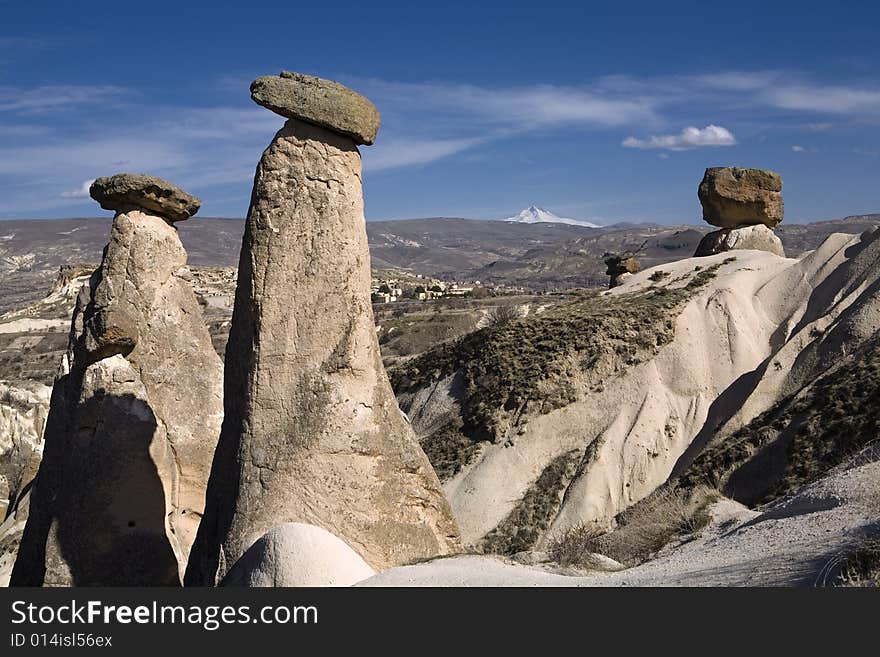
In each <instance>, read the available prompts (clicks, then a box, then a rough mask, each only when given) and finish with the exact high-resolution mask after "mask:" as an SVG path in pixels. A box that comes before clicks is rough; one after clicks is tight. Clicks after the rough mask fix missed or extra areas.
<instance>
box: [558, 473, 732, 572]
mask: <svg viewBox="0 0 880 657" xmlns="http://www.w3.org/2000/svg"><path fill="white" fill-rule="evenodd" d="M717 499H718V492H717V491H715V490H714V489H711V488H708V487H701V488H699V489H696V490H693V491H685V490H682V489H674V488H669V487H663V488H660V489H658V490H657V491H655V492H654V493H652V494H651V495H649V496H648V497H646V498H645V499H644V500H641V501H640V502H638V503H637V504H634V505H633V506H631V507H630V508H629V509H627V510H626V511H624V512H623V513H621V514H620V515H619V516H618V517H617V522H618V527H617V529H615V530H614V531H611V532H608V533H602V532H600V531H599V530H598V529H597V528H596V526H595V525H593V524H589V523H585V524H581V525H575V526H574V527H571V528H570V529H568V530H566V531H565V532H563V533H561V534H559V535H558V536H556V537H554V538H553V539H552V541H551V543H550V556H551V558H552V559H553V560H554V561H557V562H558V563H560V564H561V565H564V566H567V565H572V566H584V565H589V563H590V555H592V554H594V553H598V554H603V555H605V556H607V557H611V558H612V559H614V560H615V561H618V562H620V563H622V564H623V565H625V566H635V565H638V564H640V563H642V562H644V561H647V560H648V559H649V558H650V557H651V556H652V555H653V554H655V553H656V552H657V551H659V550H660V549H661V548H662V547H663V546H665V545H667V544H668V543H670V542H671V541H672V540H674V539H682V538H686V537H687V536H690V535H693V534H695V533H697V532H699V531H700V530H702V529H703V528H704V527H706V525H708V524H709V522H710V520H711V517H710V515H709V512H708V507H709V505H710V504H712V502H714V501H715V500H717Z"/></svg>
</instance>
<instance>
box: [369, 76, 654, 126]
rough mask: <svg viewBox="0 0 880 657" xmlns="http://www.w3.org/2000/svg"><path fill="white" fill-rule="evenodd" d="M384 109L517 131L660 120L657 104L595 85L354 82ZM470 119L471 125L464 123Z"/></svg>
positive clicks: (463, 123) (373, 80) (617, 124)
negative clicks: (559, 126) (493, 85)
mask: <svg viewBox="0 0 880 657" xmlns="http://www.w3.org/2000/svg"><path fill="white" fill-rule="evenodd" d="M353 84H354V85H355V86H356V87H357V88H358V89H361V90H363V91H364V92H365V93H366V94H367V95H368V96H369V97H370V98H373V99H374V100H375V101H376V103H377V105H378V106H379V109H380V110H384V109H385V108H389V109H391V110H392V112H393V113H394V114H400V113H411V112H413V111H418V112H420V113H422V114H442V115H443V116H444V117H445V119H446V120H456V119H457V120H458V125H459V126H461V125H465V126H466V125H472V126H473V125H477V126H480V127H484V128H485V127H495V128H502V129H504V128H506V129H514V130H516V131H521V130H528V129H534V128H544V127H548V126H555V125H584V126H593V127H607V126H620V125H627V124H630V123H634V122H643V121H648V120H655V119H657V118H658V117H657V115H656V113H655V112H654V108H653V101H652V99H650V98H641V97H637V96H634V95H632V94H617V93H613V92H609V91H606V90H603V89H600V88H598V87H596V86H583V87H579V86H558V85H545V84H539V85H524V86H521V87H499V88H493V87H482V86H477V85H470V84H443V83H422V84H413V83H399V82H388V81H384V80H375V79H368V80H355V81H354V82H353ZM463 118H466V119H467V121H466V122H462V121H461V119H463Z"/></svg>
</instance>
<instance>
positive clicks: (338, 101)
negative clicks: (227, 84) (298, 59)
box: [251, 71, 379, 145]
mask: <svg viewBox="0 0 880 657" xmlns="http://www.w3.org/2000/svg"><path fill="white" fill-rule="evenodd" d="M251 98H252V99H253V100H254V102H255V103H257V104H258V105H262V106H263V107H265V108H267V109H270V110H272V111H273V112H275V113H276V114H280V115H281V116H284V117H287V118H288V119H300V120H302V121H307V122H308V123H313V124H315V125H319V126H321V127H322V128H327V129H329V130H333V131H335V132H339V133H341V134H343V135H346V136H348V137H351V138H352V139H353V140H354V141H355V143H357V144H367V145H369V144H372V143H373V142H374V141H375V140H376V133H377V132H379V110H377V109H376V107H375V105H373V103H371V102H370V101H369V100H367V99H366V98H364V97H363V96H361V95H360V94H359V93H357V92H355V91H352V90H351V89H349V88H348V87H344V86H342V85H341V84H339V83H338V82H332V81H331V80H323V79H321V78H316V77H312V76H311V75H303V74H301V73H292V72H290V71H281V74H280V75H266V76H263V77H261V78H257V79H256V80H254V81H253V82H252V83H251Z"/></svg>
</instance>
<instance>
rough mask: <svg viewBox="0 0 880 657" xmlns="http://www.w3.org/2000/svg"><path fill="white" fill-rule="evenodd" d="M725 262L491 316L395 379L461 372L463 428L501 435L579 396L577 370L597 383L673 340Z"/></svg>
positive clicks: (406, 385) (399, 369)
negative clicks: (648, 283) (687, 308)
mask: <svg viewBox="0 0 880 657" xmlns="http://www.w3.org/2000/svg"><path fill="white" fill-rule="evenodd" d="M719 267H720V265H715V266H713V267H710V268H708V269H705V270H702V271H700V272H697V273H695V274H694V275H693V276H692V277H691V279H690V280H689V282H688V283H687V284H686V285H683V286H681V287H677V288H668V287H654V288H651V289H650V290H646V291H641V292H635V293H631V294H621V295H601V294H599V293H598V292H593V293H590V294H582V295H578V296H577V297H576V298H574V299H573V300H572V301H569V302H564V303H559V304H557V305H555V306H554V307H553V308H550V309H548V310H547V311H545V312H543V313H541V314H540V315H535V316H530V317H526V318H511V319H509V320H508V321H504V322H500V323H493V324H492V325H490V326H487V327H485V328H482V329H480V330H477V331H474V332H472V333H469V334H468V335H465V336H463V337H461V338H458V339H455V340H450V341H448V342H446V343H443V344H440V345H438V346H437V347H435V348H434V349H431V350H429V351H427V352H425V353H423V354H420V355H419V356H416V357H415V358H412V359H410V360H407V361H406V362H405V363H402V364H400V365H398V366H396V367H394V368H392V369H391V371H390V372H389V374H390V376H391V381H392V385H393V386H394V390H395V392H396V393H398V394H400V393H402V392H406V391H410V390H415V389H418V388H420V387H422V386H425V385H429V384H430V383H431V382H432V381H436V380H439V379H442V378H444V377H446V376H449V375H451V374H453V373H454V372H456V371H459V372H461V374H462V377H463V381H464V385H465V403H464V405H463V409H462V415H463V420H464V424H463V427H462V431H463V433H464V434H465V435H467V436H469V437H471V438H472V439H473V440H491V441H497V440H499V439H501V438H503V437H504V435H505V434H506V432H507V430H508V428H509V427H510V426H511V423H512V421H513V420H515V419H518V418H519V417H521V416H523V415H525V414H528V413H529V412H530V411H534V412H536V413H546V412H548V411H549V410H552V409H553V408H557V407H560V406H564V405H566V404H568V403H571V402H572V401H574V399H575V398H576V391H575V390H574V389H573V388H572V387H571V384H570V381H571V379H572V378H573V375H575V374H581V375H585V378H586V380H587V382H588V385H590V386H591V387H593V389H597V388H598V387H599V386H601V385H602V384H603V382H604V381H606V380H608V379H610V378H612V377H614V376H618V375H619V374H620V373H622V372H623V371H624V370H626V369H627V368H628V367H631V366H633V365H636V364H638V363H640V362H643V361H645V360H648V359H649V358H651V357H653V356H654V355H655V354H656V353H657V352H658V351H659V349H660V348H661V347H662V346H663V345H665V344H667V343H669V342H670V341H671V340H672V338H673V335H674V326H675V322H674V320H675V317H677V315H678V313H679V312H680V311H681V308H682V306H683V305H684V303H685V302H686V301H687V300H688V299H689V298H690V297H691V296H692V295H693V294H694V293H695V292H696V291H698V290H699V289H700V288H702V287H703V286H704V285H706V284H707V283H708V282H709V281H710V280H711V279H712V278H714V277H715V275H716V272H717V270H718V268H719ZM575 370H579V371H578V372H576V371H575Z"/></svg>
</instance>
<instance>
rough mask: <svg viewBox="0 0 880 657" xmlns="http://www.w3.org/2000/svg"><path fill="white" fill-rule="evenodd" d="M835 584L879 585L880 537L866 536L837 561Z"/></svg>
mask: <svg viewBox="0 0 880 657" xmlns="http://www.w3.org/2000/svg"><path fill="white" fill-rule="evenodd" d="M835 584H836V585H837V586H858V587H874V588H876V587H878V586H880V539H877V538H868V539H865V540H864V541H862V542H861V543H860V544H859V545H857V546H856V547H855V548H854V549H853V550H852V551H850V552H849V553H847V554H845V555H844V556H843V557H842V558H841V559H840V562H839V569H838V575H837V579H836V581H835Z"/></svg>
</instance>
